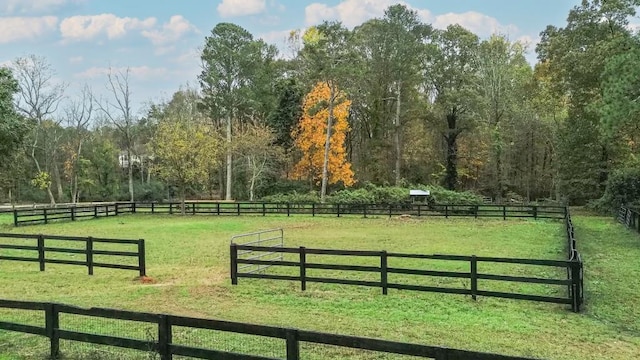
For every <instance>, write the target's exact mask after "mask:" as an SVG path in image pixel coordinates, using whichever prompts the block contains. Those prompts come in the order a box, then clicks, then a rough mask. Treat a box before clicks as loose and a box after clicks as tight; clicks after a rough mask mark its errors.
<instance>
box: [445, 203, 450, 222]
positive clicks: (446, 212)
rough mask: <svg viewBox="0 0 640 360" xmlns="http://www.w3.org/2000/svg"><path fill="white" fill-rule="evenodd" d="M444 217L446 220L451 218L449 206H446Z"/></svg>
mask: <svg viewBox="0 0 640 360" xmlns="http://www.w3.org/2000/svg"><path fill="white" fill-rule="evenodd" d="M444 217H445V219H448V218H449V205H445V206H444Z"/></svg>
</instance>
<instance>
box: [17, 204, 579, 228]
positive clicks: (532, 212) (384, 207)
mask: <svg viewBox="0 0 640 360" xmlns="http://www.w3.org/2000/svg"><path fill="white" fill-rule="evenodd" d="M182 212H183V209H182V203H174V202H170V203H144V202H134V203H130V202H122V203H114V204H100V205H89V206H73V207H57V208H49V209H47V208H44V209H15V210H14V211H13V215H14V225H15V226H19V225H33V224H48V223H49V222H52V221H57V220H71V221H75V220H79V219H83V218H98V217H106V216H117V215H120V214H130V213H143V214H178V213H182ZM184 213H185V214H189V215H217V216H222V215H235V216H240V215H262V216H266V215H271V214H279V215H287V216H291V215H310V216H320V215H334V216H338V217H340V216H346V215H359V216H363V217H365V218H366V217H368V216H398V215H410V216H418V217H422V216H439V217H445V218H449V217H475V218H478V217H493V218H502V219H504V220H506V219H507V218H533V219H564V218H565V217H566V214H567V209H566V207H564V206H543V205H531V206H525V205H493V204H486V205H446V204H445V205H426V204H403V205H393V204H390V205H389V204H311V203H310V204H302V203H300V204H289V203H263V202H235V203H229V202H187V203H185V206H184Z"/></svg>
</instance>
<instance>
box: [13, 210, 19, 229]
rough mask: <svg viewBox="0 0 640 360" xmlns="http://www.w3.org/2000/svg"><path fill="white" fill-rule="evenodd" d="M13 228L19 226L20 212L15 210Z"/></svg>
mask: <svg viewBox="0 0 640 360" xmlns="http://www.w3.org/2000/svg"><path fill="white" fill-rule="evenodd" d="M13 226H18V210H13Z"/></svg>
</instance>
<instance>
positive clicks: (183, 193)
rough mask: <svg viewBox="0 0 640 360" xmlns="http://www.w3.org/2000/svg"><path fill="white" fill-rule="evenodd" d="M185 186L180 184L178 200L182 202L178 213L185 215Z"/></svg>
mask: <svg viewBox="0 0 640 360" xmlns="http://www.w3.org/2000/svg"><path fill="white" fill-rule="evenodd" d="M185 188H186V186H185V185H182V186H180V202H181V203H182V206H181V207H180V213H181V214H182V215H185V214H186V213H187V209H186V202H187V195H186V189H185Z"/></svg>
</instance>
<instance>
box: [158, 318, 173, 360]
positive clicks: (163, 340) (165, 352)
mask: <svg viewBox="0 0 640 360" xmlns="http://www.w3.org/2000/svg"><path fill="white" fill-rule="evenodd" d="M172 341H173V339H172V334H171V317H170V316H169V315H160V317H159V319H158V353H159V355H160V360H172V359H173V354H172V353H171V347H170V345H171V342H172Z"/></svg>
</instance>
